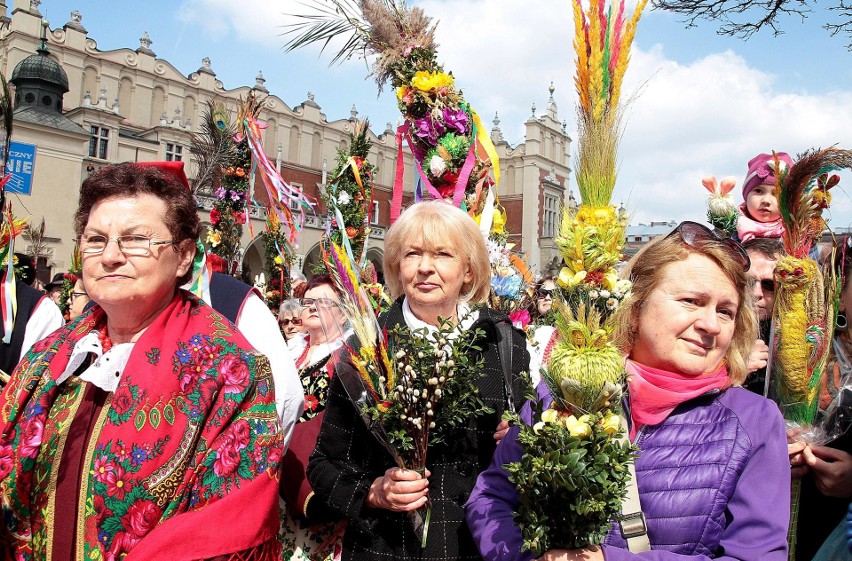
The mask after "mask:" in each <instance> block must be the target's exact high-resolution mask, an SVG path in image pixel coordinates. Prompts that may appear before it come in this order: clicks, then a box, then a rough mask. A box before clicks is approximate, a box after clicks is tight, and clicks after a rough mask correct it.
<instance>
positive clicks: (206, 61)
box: [198, 57, 216, 76]
mask: <svg viewBox="0 0 852 561" xmlns="http://www.w3.org/2000/svg"><path fill="white" fill-rule="evenodd" d="M198 72H199V73H200V74H210V75H211V76H215V75H216V73H215V72H213V65H212V63H211V61H210V57H204V58H202V59H201V66H200V67H199V68H198Z"/></svg>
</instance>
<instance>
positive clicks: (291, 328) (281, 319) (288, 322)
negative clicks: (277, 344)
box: [278, 298, 303, 346]
mask: <svg viewBox="0 0 852 561" xmlns="http://www.w3.org/2000/svg"><path fill="white" fill-rule="evenodd" d="M278 325H280V326H281V333H282V334H283V335H284V339H285V340H286V341H287V344H288V346H291V345H292V343H291V342H295V341H294V339H296V338H297V336H298V335H299V334H300V333H302V332H303V326H302V325H303V324H302V305H301V304H300V303H299V300H298V299H296V298H290V299H288V300H284V301H283V302H281V306H279V307H278Z"/></svg>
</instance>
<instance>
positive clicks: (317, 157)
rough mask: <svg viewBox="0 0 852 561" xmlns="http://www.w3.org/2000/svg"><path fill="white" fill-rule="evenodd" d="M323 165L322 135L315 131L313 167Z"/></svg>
mask: <svg viewBox="0 0 852 561" xmlns="http://www.w3.org/2000/svg"><path fill="white" fill-rule="evenodd" d="M321 166H322V135H321V134H320V133H318V132H315V133H314V134H313V136H312V137H311V167H312V168H319V167H321Z"/></svg>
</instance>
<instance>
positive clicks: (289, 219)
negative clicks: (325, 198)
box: [243, 118, 317, 245]
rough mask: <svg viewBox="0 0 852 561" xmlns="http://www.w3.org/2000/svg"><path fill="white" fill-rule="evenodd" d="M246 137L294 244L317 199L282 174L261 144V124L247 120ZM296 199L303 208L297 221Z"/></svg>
mask: <svg viewBox="0 0 852 561" xmlns="http://www.w3.org/2000/svg"><path fill="white" fill-rule="evenodd" d="M243 128H244V130H245V136H246V139H247V141H248V145H249V149H250V150H251V154H252V158H253V161H254V162H256V164H257V170H258V171H259V172H260V178H261V179H262V180H263V185H264V187H265V188H266V193H267V195H268V196H269V202H270V206H271V207H272V208H273V209H274V210H275V212H276V214H277V215H278V217H279V218H280V219H281V222H283V223H284V225H285V228H286V229H287V237H288V239H289V241H290V243H291V244H294V245H295V243H296V240H297V239H298V236H299V232H300V231H301V230H302V226H303V225H304V223H305V211H306V210H307V211H309V212H312V213H313V212H315V210H314V207H315V206H316V204H317V202H316V200H315V199H313V198H312V197H309V196H307V195H305V193H304V192H303V191H302V190H301V189H297V188H296V187H293V186H292V185H290V184H289V183H287V182H286V181H284V178H283V177H281V174H280V173H278V169H277V168H276V167H275V165H274V164H273V163H272V162H270V161H269V158H267V157H266V153H265V152H264V151H263V145H262V144H261V134H260V128H261V124H260V123H258V122H257V121H256V120H254V119H252V118H246V119H245V120H244V121H243ZM291 202H295V203H296V204H297V206H298V208H299V219H298V220H296V218H295V216H294V214H293V212H292V211H291V210H290V203H291Z"/></svg>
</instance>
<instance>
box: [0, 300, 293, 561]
mask: <svg viewBox="0 0 852 561" xmlns="http://www.w3.org/2000/svg"><path fill="white" fill-rule="evenodd" d="M103 323H104V312H103V310H101V309H100V308H99V307H97V306H96V307H95V308H94V309H93V311H92V312H91V313H89V314H85V315H83V316H82V317H81V318H79V319H78V320H77V321H75V322H73V323H71V324H70V325H68V326H66V327H64V328H62V329H60V330H58V331H57V332H56V333H54V334H53V335H51V336H50V337H48V338H47V339H46V340H44V341H42V342H41V343H39V344H37V345H35V346H34V347H33V349H32V350H31V351H30V352H29V353H28V354H27V355H26V356H25V357H24V359H23V360H22V361H21V363H20V364H19V365H18V368H17V369H16V370H15V373H14V375H13V376H12V380H11V381H10V383H9V384H8V385H7V387H6V388H5V390H4V391H3V393H2V395H0V427H2V436H0V499H2V512H3V518H4V520H3V521H2V522H0V543H8V544H10V545H11V547H12V550H13V551H15V552H16V553H15V559H16V560H22V561H23V560H31V559H50V558H51V551H52V544H53V520H54V517H55V516H62V515H63V514H65V515H67V513H57V512H55V505H54V496H55V490H56V489H55V486H56V479H57V476H58V470H59V464H60V462H59V461H58V460H59V458H61V457H62V450H63V446H64V444H65V438H66V435H67V433H68V428H69V426H70V423H71V421H72V420H73V418H74V414H75V412H76V410H77V407H78V406H79V404H80V401H81V400H82V395H83V390H82V388H84V387H85V384H82V383H78V382H76V381H78V380H79V379H78V378H76V377H72V378H71V379H70V380H68V381H67V382H63V383H62V384H59V385H57V384H56V382H55V381H56V379H57V378H58V377H59V376H60V375H61V374H62V372H63V371H64V369H65V367H66V365H67V363H68V359H69V357H70V355H71V351H72V349H73V348H74V345H75V343H76V342H77V341H78V340H79V339H80V338H81V337H83V336H84V335H85V334H87V333H89V332H90V331H91V330H92V329H93V328H95V327H96V326H99V325H103ZM282 449H283V434H282V431H281V428H280V426H279V424H278V417H277V415H276V411H275V398H274V391H273V386H272V378H271V373H270V369H269V363H268V361H267V359H266V357H264V356H262V355H259V354H257V353H256V352H255V351H253V350H252V347H251V345H249V343H248V342H247V341H246V340H245V339H244V338H243V336H242V335H240V334H239V333H238V332H237V331H236V329H235V328H234V326H233V324H231V323H230V322H228V321H227V320H226V319H224V318H223V317H222V316H221V315H219V314H218V313H216V312H215V311H214V310H213V309H212V308H210V307H208V306H207V305H206V304H204V303H203V302H201V301H199V300H197V299H196V298H195V297H193V296H191V295H189V293H187V292H183V291H179V293H178V294H177V295H176V296H175V298H174V299H173V300H172V302H171V304H170V305H169V306H168V307H167V308H166V310H164V311H163V312H162V313H161V314H160V316H159V317H158V318H157V319H156V320H154V322H153V323H152V324H151V325H150V326H149V327H148V329H147V330H146V331H145V332H144V333H143V334H142V336H141V337H140V338H139V340H138V342H137V343H136V345H135V347H134V349H133V351H132V354H131V356H130V359H129V361H128V363H127V367H126V368H125V370H124V373H123V375H122V378H121V381H120V383H119V386H118V388H117V389H116V391H115V393H113V394H111V395H110V396H109V397H108V398H107V401H106V404H105V405H104V407H103V409H102V410H101V414H100V416H99V417H98V419H97V423H96V425H95V428H94V431H93V433H92V436H91V439H90V441H89V443H88V446H87V450H86V451H85V456H84V461H85V462H87V464H88V465H89V470H87V471H88V472H89V474H90V476H89V477H84V481H83V490H84V491H85V493H84V494H83V493H81V500H80V506H79V507H78V508H79V512H80V513H81V514H83V516H80V517H79V520H81V522H80V524H79V525H78V528H77V532H76V536H77V537H76V547H77V552H76V556H77V558H78V559H91V560H98V559H106V560H108V561H111V560H114V559H115V560H117V559H126V561H133V560H142V559H171V560H175V561H180V560H184V559H187V560H189V559H207V558H212V557H216V556H223V558H225V559H228V558H238V559H246V558H247V559H272V558H274V555H275V554H276V553H277V545H278V544H277V539H276V534H277V531H278V524H279V514H278V472H279V462H280V458H281V453H282ZM84 473H85V472H84ZM249 505H250V508H248V507H249ZM2 555H3V553H2V552H0V557H2Z"/></svg>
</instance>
